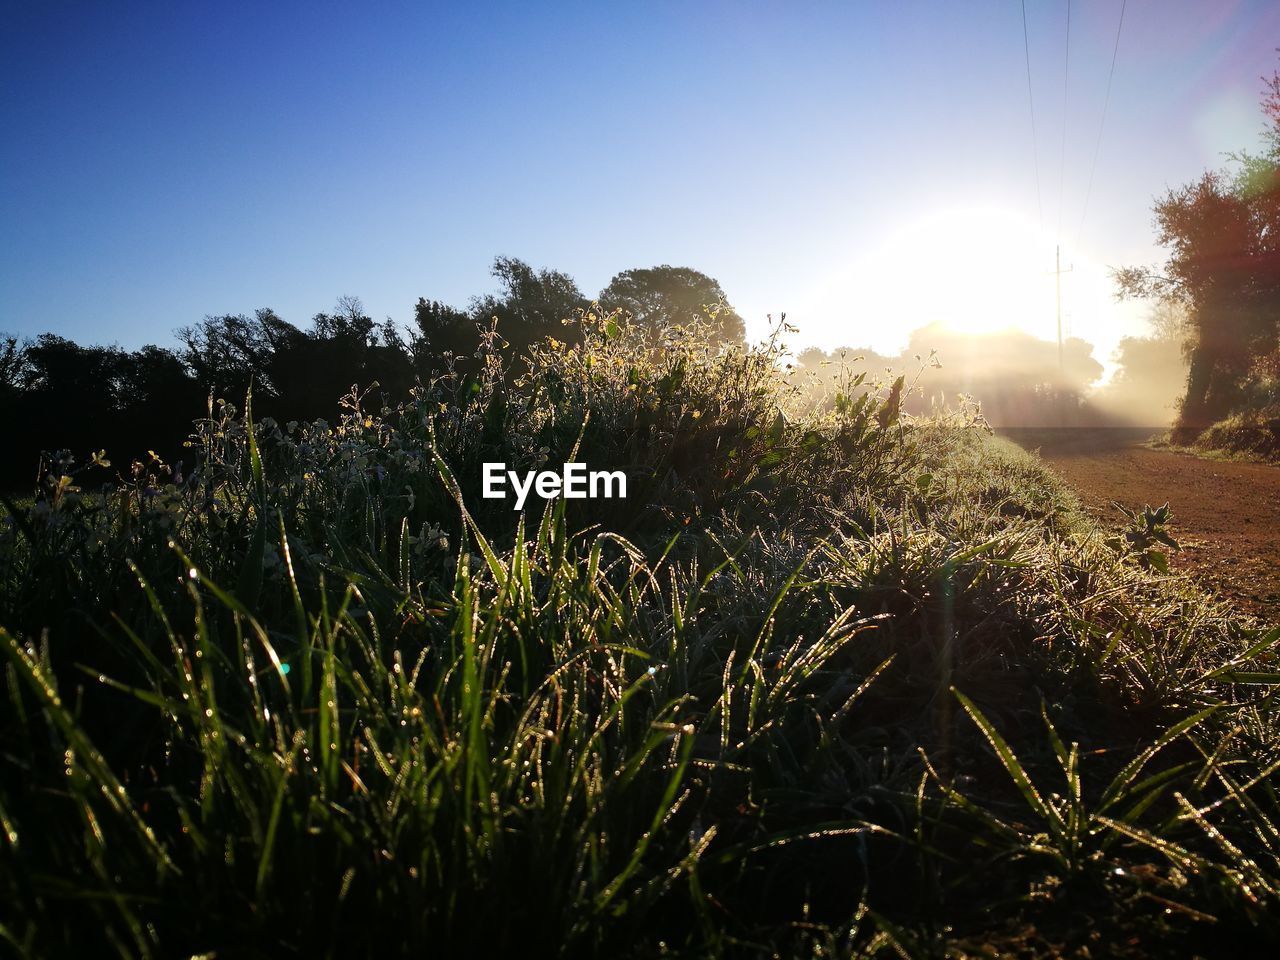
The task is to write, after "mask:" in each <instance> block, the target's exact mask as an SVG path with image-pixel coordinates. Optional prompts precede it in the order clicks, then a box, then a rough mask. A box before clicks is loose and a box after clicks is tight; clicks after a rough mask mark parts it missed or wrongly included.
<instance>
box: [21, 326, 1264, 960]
mask: <svg viewBox="0 0 1280 960" xmlns="http://www.w3.org/2000/svg"><path fill="white" fill-rule="evenodd" d="M584 322H585V323H586V325H587V336H586V338H585V340H584V342H583V345H582V346H580V347H575V348H569V347H564V346H561V345H558V344H554V343H549V344H546V345H544V346H543V347H541V348H539V350H538V351H537V352H536V353H535V355H534V357H533V359H532V361H531V362H530V363H529V365H528V367H527V369H522V370H520V371H518V372H517V371H513V370H509V369H504V368H503V356H502V354H501V352H500V351H498V350H497V349H496V348H494V349H492V350H490V352H489V353H488V354H486V365H485V372H484V373H483V374H481V375H479V376H477V377H472V378H468V379H466V380H458V379H445V380H442V381H440V382H437V383H432V384H426V385H423V387H421V388H420V389H419V391H417V392H416V394H415V395H414V397H412V398H411V399H410V400H409V401H408V402H406V403H405V404H404V405H402V406H401V407H400V408H397V409H395V410H383V411H377V412H371V411H367V410H364V409H361V404H360V400H359V398H358V396H357V397H353V398H352V399H351V401H350V403H349V405H348V412H347V415H346V416H345V417H344V418H343V419H342V421H341V422H339V423H337V424H332V425H330V424H325V423H319V422H318V423H314V424H292V425H290V424H284V425H281V424H274V423H271V422H269V421H264V422H262V423H255V422H254V421H253V418H252V414H251V409H250V405H249V404H246V411H245V413H243V414H241V413H239V412H238V411H236V410H235V409H233V408H231V407H230V406H229V405H227V406H223V407H222V408H221V409H215V410H212V411H211V415H210V417H208V418H207V419H205V420H203V421H201V422H199V423H198V424H197V429H196V432H195V434H194V439H193V452H194V453H195V454H197V455H198V458H197V463H198V465H197V467H196V469H195V470H193V471H191V472H190V473H189V474H187V475H185V476H178V475H177V474H176V473H175V472H174V471H173V470H172V469H171V468H169V467H168V466H167V465H165V464H161V463H159V462H158V461H153V462H151V463H145V464H137V465H135V466H134V468H133V469H132V470H131V471H123V473H124V480H123V482H122V483H120V484H119V485H117V486H116V487H114V488H112V489H110V490H103V491H82V490H78V489H76V482H75V476H76V475H75V471H74V468H73V466H72V465H71V464H70V463H69V462H68V461H67V460H66V459H65V458H64V459H63V460H61V461H54V462H53V463H52V467H53V469H52V470H51V471H50V473H49V476H48V477H47V479H46V480H45V482H44V483H43V485H42V487H41V489H40V491H38V493H37V496H36V498H35V500H34V501H33V502H31V503H30V504H22V505H21V506H20V507H17V508H16V509H15V510H14V511H13V513H12V514H11V515H9V516H7V517H6V519H5V520H4V521H3V522H4V523H5V527H4V529H3V531H0V538H2V539H0V582H2V583H3V588H2V590H3V592H2V594H0V624H2V625H3V631H2V632H0V646H2V648H3V651H4V663H5V707H4V712H3V714H2V715H0V724H2V725H3V743H4V749H3V753H2V754H0V828H2V830H3V853H0V903H3V904H5V906H4V907H0V941H2V942H4V943H5V944H6V946H7V948H8V949H10V950H11V951H12V952H13V953H14V954H15V955H17V956H32V957H40V956H62V955H69V954H76V955H102V956H110V955H119V956H124V957H133V956H154V957H168V956H210V955H216V956H220V957H228V956H273V957H274V956H293V955H298V956H333V957H339V956H341V957H347V956H409V955H418V954H422V953H426V952H428V951H434V952H439V953H442V954H444V955H452V954H455V953H462V952H464V951H466V952H472V953H480V954H489V953H498V952H507V951H511V952H514V951H522V952H524V953H532V954H547V955H561V956H598V955H611V956H652V955H679V956H698V957H702V956H721V955H725V956H775V955H780V956H788V957H790V956H881V955H886V956H944V955H951V956H957V955H991V954H992V953H996V954H1002V953H1021V954H1024V955H1041V956H1056V955H1083V953H1084V952H1085V951H1087V952H1088V953H1089V955H1092V956H1099V955H1107V954H1116V955H1131V956H1167V955H1179V954H1181V955H1194V954H1196V953H1200V954H1206V953H1214V952H1220V951H1222V950H1224V949H1227V948H1230V949H1233V950H1235V951H1237V952H1242V953H1245V954H1249V953H1252V954H1255V955H1256V954H1259V953H1262V952H1264V951H1267V950H1268V948H1270V949H1274V947H1275V945H1276V943H1277V942H1278V941H1280V929H1277V924H1276V920H1275V917H1276V916H1277V915H1280V914H1278V913H1277V907H1278V906H1280V804H1278V803H1277V794H1276V786H1277V784H1276V768H1277V762H1276V761H1275V759H1274V758H1275V757H1276V756H1277V752H1276V747H1277V729H1278V728H1277V718H1276V714H1275V706H1274V697H1275V691H1276V689H1277V685H1278V684H1280V673H1277V671H1276V654H1275V651H1276V648H1277V646H1280V630H1271V631H1267V630H1266V629H1265V628H1264V627H1263V626H1261V625H1259V624H1257V623H1254V622H1251V621H1248V620H1246V619H1242V618H1239V617H1235V616H1232V615H1231V612H1230V611H1229V610H1227V609H1225V608H1224V607H1222V606H1221V605H1219V604H1217V603H1215V602H1214V601H1213V600H1211V599H1209V598H1206V597H1204V596H1202V595H1200V594H1198V593H1197V592H1196V591H1195V590H1194V589H1193V588H1191V587H1190V586H1189V585H1187V584H1186V583H1184V582H1182V581H1178V580H1175V579H1172V578H1170V577H1167V576H1163V575H1160V574H1159V573H1158V572H1157V571H1156V570H1154V569H1151V565H1150V564H1149V563H1144V562H1143V556H1142V555H1140V554H1139V552H1138V551H1136V550H1133V549H1130V548H1129V547H1127V546H1125V543H1126V541H1124V540H1123V538H1119V539H1113V541H1112V543H1111V544H1109V543H1108V542H1107V539H1106V538H1105V537H1104V536H1103V534H1102V533H1101V532H1099V531H1098V530H1097V529H1095V528H1094V527H1093V526H1092V525H1091V524H1090V522H1089V521H1088V520H1087V519H1085V518H1084V516H1083V515H1082V513H1081V511H1080V509H1079V507H1078V504H1077V503H1076V502H1075V500H1074V498H1073V496H1072V495H1071V493H1070V492H1069V491H1068V490H1067V489H1065V488H1064V487H1063V486H1062V485H1061V483H1060V482H1059V481H1056V480H1055V479H1054V478H1053V477H1052V476H1051V475H1050V474H1048V473H1047V472H1046V471H1044V470H1043V469H1042V467H1041V465H1040V463H1039V461H1038V460H1037V459H1036V458H1034V457H1032V456H1030V455H1028V454H1025V453H1023V452H1022V451H1020V450H1018V449H1017V448H1016V447H1014V446H1013V445H1012V444H1009V443H1007V442H1004V441H1000V440H997V439H995V438H993V437H991V436H990V435H989V432H988V431H986V430H985V429H984V428H983V427H982V424H981V422H980V421H979V420H977V419H975V418H974V417H972V416H961V415H950V416H947V417H943V418H940V419H931V420H909V419H907V418H904V417H902V416H901V415H900V401H901V396H902V392H903V391H904V390H906V389H908V388H907V386H906V385H905V384H904V383H903V382H901V381H897V382H895V383H893V384H884V385H879V386H877V385H874V384H870V383H868V382H867V381H865V380H864V379H861V378H853V379H852V380H850V379H845V380H843V381H842V382H836V383H833V384H831V385H830V396H829V397H828V399H827V400H826V401H824V402H823V403H821V404H818V405H810V404H809V403H808V401H807V400H806V398H805V397H804V396H803V395H800V394H798V393H797V392H796V391H795V390H794V389H793V388H791V387H790V386H789V384H788V381H787V380H786V379H785V377H783V376H782V375H781V374H780V373H779V364H778V362H777V360H778V354H777V350H776V348H772V347H766V348H764V349H761V350H730V351H727V352H719V351H716V350H712V349H711V348H708V347H706V346H705V345H703V344H702V342H701V341H700V340H699V339H698V337H697V336H696V335H689V336H678V337H676V338H675V339H674V340H673V342H671V343H670V344H668V345H667V348H666V349H665V350H663V351H660V352H655V351H653V350H652V349H651V348H650V347H648V346H646V345H645V344H644V342H643V341H642V340H641V339H640V338H638V337H634V336H633V335H632V334H631V332H630V331H628V330H626V329H625V328H621V327H619V325H618V324H617V322H616V321H615V320H613V319H611V318H605V319H603V320H597V319H596V318H592V317H587V318H585V320H584ZM575 458H576V459H581V460H585V461H587V462H588V463H589V464H591V465H593V466H608V467H610V468H617V467H624V468H626V469H627V470H628V472H629V476H630V477H631V478H632V482H631V485H630V487H631V489H630V492H631V496H630V497H629V498H628V499H627V500H626V501H616V500H613V501H596V502H590V501H587V502H581V501H576V502H574V503H572V504H570V503H566V502H564V501H554V502H552V503H551V504H549V505H547V506H546V507H545V509H543V507H542V504H541V501H538V503H539V508H538V509H537V510H530V511H526V513H525V514H523V515H517V514H515V513H514V512H513V511H511V510H510V508H509V506H507V505H505V504H502V503H495V502H492V501H484V500H481V499H479V498H478V496H477V491H478V486H479V483H478V478H479V465H480V463H482V462H484V461H485V460H505V461H507V462H508V463H509V464H511V465H512V466H513V468H518V469H530V468H532V467H534V466H536V465H537V464H539V463H544V462H550V463H553V464H554V463H558V462H562V461H563V460H567V459H575Z"/></svg>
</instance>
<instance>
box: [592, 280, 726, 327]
mask: <svg viewBox="0 0 1280 960" xmlns="http://www.w3.org/2000/svg"><path fill="white" fill-rule="evenodd" d="M600 306H601V307H603V308H604V309H605V310H609V311H613V310H622V311H625V312H626V313H628V314H629V315H630V316H631V319H632V321H633V322H635V323H636V324H638V325H640V326H641V327H643V328H645V329H647V330H649V331H651V332H652V334H653V335H654V336H655V337H661V336H662V335H663V334H664V333H666V332H667V331H669V330H671V329H673V328H675V327H678V326H688V325H690V324H694V323H697V322H701V323H707V324H710V327H711V337H712V340H713V341H716V342H721V341H741V340H742V339H743V337H744V335H745V333H746V328H745V326H744V324H743V322H742V317H740V316H738V313H737V312H736V311H735V310H734V309H733V308H732V307H731V306H729V303H728V299H727V298H726V297H725V293H724V290H723V289H721V287H720V284H719V282H718V281H716V280H713V279H712V278H711V277H708V276H707V275H706V274H705V273H699V272H698V271H697V270H692V269H690V268H689V267H672V266H668V265H665V264H664V265H663V266H660V267H649V268H648V269H636V270H624V271H623V272H622V273H619V274H618V275H617V276H615V277H614V278H613V279H612V280H610V281H609V285H608V286H607V287H605V288H604V290H603V291H601V293H600Z"/></svg>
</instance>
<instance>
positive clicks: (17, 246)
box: [0, 0, 1280, 359]
mask: <svg viewBox="0 0 1280 960" xmlns="http://www.w3.org/2000/svg"><path fill="white" fill-rule="evenodd" d="M2 9H3V21H2V24H3V25H2V27H0V330H6V331H9V332H16V333H20V334H25V335H32V334H35V333H38V332H42V331H53V332H56V333H59V334H62V335H64V336H68V337H72V338H74V339H77V340H81V341H82V342H112V341H114V342H118V343H120V344H121V345H123V346H127V347H135V346H139V345H141V344H143V343H147V342H158V343H162V344H163V343H170V342H172V330H173V329H174V328H175V327H178V326H180V325H183V324H187V323H190V322H192V321H194V320H196V319H198V318H200V317H201V316H203V315H205V314H211V313H213V314H217V313H239V312H250V311H252V310H253V309H255V308H257V307H263V306H270V307H272V308H274V309H275V310H276V311H277V312H279V313H280V314H281V315H283V316H285V317H286V318H287V319H290V320H292V321H294V322H295V323H299V324H304V323H305V322H306V321H307V320H308V318H310V317H311V316H312V315H313V314H315V313H316V312H318V311H321V310H325V309H328V308H330V307H331V306H332V304H333V302H334V300H335V299H336V298H337V297H338V296H340V295H343V294H355V295H358V296H359V297H361V298H362V299H363V300H364V303H365V306H366V308H367V309H368V312H369V313H370V314H371V315H373V316H374V317H375V318H376V319H382V318H383V317H386V316H390V317H392V318H394V319H396V320H399V321H407V320H408V319H409V317H410V315H411V313H412V305H413V303H414V302H415V301H416V299H417V298H418V297H419V296H426V297H430V298H435V299H441V300H445V301H449V302H452V303H455V304H457V305H464V304H465V303H466V301H467V299H468V298H469V297H470V296H471V295H473V294H477V293H482V292H486V291H488V290H490V289H492V286H493V283H492V281H491V280H490V278H489V276H488V268H489V264H490V262H491V260H492V258H493V256H494V255H496V254H505V255H512V256H517V257H520V258H522V259H524V260H527V261H528V262H530V263H532V264H533V265H535V266H538V267H542V266H551V267H555V268H557V269H560V270H564V271H566V272H568V273H570V274H571V275H572V276H574V277H575V278H576V279H577V280H578V282H579V285H580V286H581V287H582V289H583V290H584V291H585V292H586V293H587V294H588V295H594V294H595V293H597V292H598V291H599V290H600V288H601V287H603V286H604V285H605V284H606V283H607V282H608V280H609V278H610V277H611V276H612V275H613V274H614V273H615V272H617V271H619V270H623V269H626V268H629V267H637V266H651V265H654V264H658V263H671V264H675V265H683V266H692V267H695V268H697V269H700V270H702V271H704V272H706V273H709V274H711V275H712V276H714V277H716V278H717V279H719V280H720V281H721V283H722V284H723V286H724V288H725V290H726V291H727V292H728V294H729V297H730V299H731V301H732V302H733V303H734V304H735V305H736V306H737V307H738V309H739V311H740V312H741V313H742V314H743V316H744V317H745V318H746V319H747V322H748V330H749V332H751V333H752V334H759V333H760V332H762V331H763V330H764V328H765V315H766V314H768V313H774V314H777V313H778V312H781V311H786V312H787V313H788V317H789V319H791V320H793V321H794V322H796V323H797V324H799V326H800V327H801V330H802V333H801V336H800V338H799V340H800V341H801V342H812V343H817V344H819V345H822V346H826V347H831V346H835V345H838V344H852V345H859V346H861V345H866V346H873V347H877V348H879V349H892V348H894V347H896V346H898V345H900V344H901V343H902V342H904V341H905V339H906V335H907V332H908V331H909V330H910V329H911V328H912V327H915V326H920V325H922V324H923V323H925V322H928V321H930V320H945V321H948V322H951V323H953V324H954V325H956V326H959V327H962V328H965V329H975V330H977V329H987V328H992V327H998V326H1003V325H1005V324H1017V325H1019V326H1021V327H1023V328H1024V329H1027V330H1029V331H1031V332H1033V333H1037V334H1039V335H1044V336H1051V335H1052V333H1053V326H1054V315H1053V278H1052V276H1051V275H1049V274H1048V273H1047V272H1046V271H1048V270H1050V269H1051V268H1052V266H1053V247H1054V243H1055V241H1059V242H1061V244H1062V246H1063V266H1064V267H1065V266H1067V265H1068V264H1074V267H1075V270H1074V272H1073V273H1071V274H1068V275H1066V276H1065V277H1064V285H1063V301H1064V309H1065V310H1066V311H1067V313H1068V322H1069V325H1070V328H1071V330H1072V331H1073V332H1074V333H1076V334H1078V335H1081V336H1084V337H1085V338H1086V339H1089V340H1091V341H1092V342H1094V343H1096V344H1097V345H1098V352H1097V355H1098V356H1099V359H1105V358H1106V355H1108V354H1109V352H1110V349H1111V346H1112V345H1113V344H1114V342H1115V340H1116V339H1117V338H1118V337H1119V336H1120V335H1121V334H1123V333H1124V332H1126V331H1130V330H1136V329H1139V328H1140V326H1141V322H1140V317H1141V314H1142V309H1141V308H1139V307H1132V306H1124V305H1120V306H1117V305H1115V304H1113V303H1112V302H1111V300H1110V297H1109V287H1108V283H1107V281H1106V276H1105V268H1106V266H1107V265H1122V264H1134V263H1143V262H1149V261H1153V260H1155V259H1157V257H1158V255H1159V254H1158V251H1157V250H1156V249H1155V248H1154V247H1153V245H1152V229H1151V214H1150V207H1151V201H1152V198H1153V196H1154V195H1156V194H1158V193H1161V192H1163V191H1164V189H1165V188H1167V187H1169V186H1177V185H1180V184H1182V183H1184V182H1186V181H1187V180H1189V179H1191V178H1192V177H1194V176H1195V175H1196V174H1198V173H1199V172H1200V171H1201V170H1203V169H1205V168H1206V167H1216V166H1219V165H1220V164H1221V163H1222V161H1223V155H1224V154H1225V153H1226V152H1227V151H1231V150H1235V149H1239V148H1242V147H1249V146H1251V145H1254V144H1256V143H1257V141H1258V131H1259V130H1260V127H1261V115H1260V113H1259V110H1258V107H1257V103H1258V99H1259V94H1260V90H1261V83H1260V77H1261V76H1262V75H1264V74H1265V75H1270V74H1271V73H1272V72H1273V71H1274V70H1275V69H1276V68H1277V66H1280V59H1277V54H1276V52H1275V47H1276V46H1277V45H1280V4H1277V3H1274V2H1266V0H1196V2H1193V0H1130V2H1129V3H1128V5H1127V9H1126V12H1125V20H1124V29H1123V33H1122V35H1121V37H1120V46H1119V55H1118V58H1117V65H1116V69H1115V77H1114V83H1113V87H1112V91H1111V99H1110V107H1109V110H1108V114H1107V117H1106V123H1105V127H1104V129H1103V133H1102V139H1101V146H1100V151H1099V153H1098V163H1097V171H1096V175H1095V178H1094V182H1093V189H1092V193H1091V197H1090V200H1089V204H1088V209H1087V214H1086V213H1085V209H1084V202H1085V193H1086V189H1087V186H1088V181H1089V171H1090V165H1091V162H1092V159H1093V156H1094V151H1095V146H1096V145H1097V144H1098V143H1099V141H1098V129H1099V123H1100V121H1101V119H1102V109H1103V101H1104V94H1105V91H1106V85H1107V74H1108V69H1109V67H1110V65H1111V56H1112V49H1113V44H1114V41H1115V35H1116V24H1117V20H1118V17H1119V14H1120V0H1075V2H1074V3H1072V5H1071V20H1070V45H1069V59H1067V61H1066V64H1065V82H1064V58H1065V57H1066V55H1067V53H1068V50H1067V48H1066V42H1067V0H1060V2H1059V0H1027V11H1028V38H1029V43H1030V53H1031V58H1030V59H1031V74H1032V81H1033V84H1032V91H1033V95H1034V100H1035V115H1034V116H1035V124H1036V142H1037V144H1038V151H1034V152H1033V149H1032V142H1033V141H1032V131H1031V126H1032V113H1031V110H1030V108H1029V104H1028V88H1027V73H1026V69H1027V68H1026V62H1025V60H1024V45H1023V21H1022V12H1021V11H1022V8H1021V5H1020V3H1019V2H1018V0H972V2H933V3H925V2H909V0H901V2H888V0H886V2H876V3H870V2H865V3H831V4H820V3H804V4H795V3H776V4H775V3H753V2H689V0H686V2H682V3H657V2H646V3H636V4H631V5H625V4H621V3H602V2H598V3H554V4H553V3H508V4H480V3H465V4H464V3H458V4H452V5H449V6H448V7H446V6H444V5H440V6H431V5H429V4H425V3H380V2H368V3H358V4H357V3H341V4H339V3H320V2H309V3H297V4H286V3H245V4H237V3H234V2H228V0H223V2H219V3H192V2H182V0H170V2H166V3H154V4H151V3H142V2H131V3H129V4H108V3H97V2H83V3H72V2H63V0H44V2H37V0H7V2H4V3H3V6H2ZM1064 94H1065V110H1064ZM1064 114H1065V121H1066V122H1065V127H1066V140H1065V150H1064V149H1063V126H1064V123H1063V121H1064ZM1037 160H1038V167H1039V191H1037V178H1036V175H1035V169H1036V161H1037ZM1037 193H1039V201H1038V200H1037Z"/></svg>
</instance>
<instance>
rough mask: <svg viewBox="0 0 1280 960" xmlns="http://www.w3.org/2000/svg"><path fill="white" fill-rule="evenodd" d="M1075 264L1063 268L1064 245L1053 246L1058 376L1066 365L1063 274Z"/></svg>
mask: <svg viewBox="0 0 1280 960" xmlns="http://www.w3.org/2000/svg"><path fill="white" fill-rule="evenodd" d="M1074 269H1075V267H1074V266H1070V267H1067V269H1065V270H1063V269H1062V246H1061V245H1058V246H1055V247H1054V248H1053V289H1054V295H1055V297H1056V298H1057V302H1058V376H1060V377H1061V376H1063V375H1064V372H1065V369H1066V366H1065V364H1064V363H1063V360H1062V275H1063V274H1064V273H1070V272H1071V271H1072V270H1074Z"/></svg>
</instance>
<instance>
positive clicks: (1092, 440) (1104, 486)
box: [999, 429, 1280, 623]
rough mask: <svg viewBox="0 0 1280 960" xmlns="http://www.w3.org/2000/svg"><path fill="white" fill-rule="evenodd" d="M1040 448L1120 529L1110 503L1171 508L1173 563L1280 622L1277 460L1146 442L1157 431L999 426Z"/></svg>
mask: <svg viewBox="0 0 1280 960" xmlns="http://www.w3.org/2000/svg"><path fill="white" fill-rule="evenodd" d="M999 432H1000V433H1001V434H1002V435H1004V436H1007V437H1008V438H1009V439H1010V440H1013V441H1014V442H1015V443H1018V444H1020V445H1021V446H1023V447H1026V448H1027V449H1029V450H1036V449H1038V450H1039V451H1040V455H1041V456H1042V457H1044V459H1045V460H1046V461H1048V463H1049V465H1050V466H1051V467H1052V468H1053V469H1054V470H1056V471H1057V472H1058V473H1059V474H1061V475H1062V476H1063V477H1064V478H1065V479H1066V480H1067V481H1068V482H1069V483H1070V484H1071V485H1072V486H1073V487H1075V489H1076V490H1077V491H1078V493H1079V494H1080V498H1081V500H1083V501H1084V504H1085V506H1086V508H1087V509H1088V510H1089V511H1090V512H1091V513H1093V514H1094V515H1095V516H1098V517H1099V518H1100V519H1102V520H1103V521H1104V522H1105V523H1107V524H1109V525H1112V526H1114V525H1115V524H1116V522H1117V520H1118V519H1123V518H1121V517H1120V514H1119V512H1118V511H1116V510H1115V508H1114V507H1112V506H1111V503H1112V501H1116V500H1118V501H1119V502H1121V503H1123V504H1125V505H1126V506H1128V507H1138V508H1141V507H1142V506H1143V504H1148V503H1149V504H1151V505H1152V506H1159V505H1160V504H1162V503H1164V502H1165V501H1166V500H1167V501H1168V502H1169V504H1170V506H1171V508H1172V510H1173V515H1174V519H1173V527H1172V529H1173V534H1174V537H1175V538H1176V539H1178V541H1179V542H1180V543H1181V544H1182V550H1181V551H1180V552H1178V553H1175V554H1173V555H1172V556H1171V557H1170V561H1171V565H1172V566H1173V568H1174V569H1175V570H1176V571H1178V572H1180V573H1185V574H1188V575H1190V576H1191V577H1193V578H1194V579H1196V580H1197V581H1199V582H1200V583H1202V584H1203V585H1204V586H1206V587H1208V588H1210V589H1212V590H1213V591H1214V592H1216V593H1217V594H1219V595H1220V596H1222V597H1225V598H1227V599H1229V600H1231V601H1232V602H1234V603H1236V604H1237V605H1238V606H1239V607H1240V608H1241V609H1242V610H1245V611H1247V612H1249V613H1253V614H1256V615H1257V616H1260V617H1262V618H1263V619H1265V620H1268V621H1271V622H1275V623H1280V467H1274V466H1267V465H1265V464H1254V463H1234V462H1222V461H1215V460H1201V459H1199V458H1197V457H1192V456H1188V455H1186V454H1181V453H1173V452H1170V451H1167V450H1152V449H1149V448H1147V447H1144V446H1142V442H1143V440H1145V439H1146V438H1147V437H1149V436H1150V435H1151V434H1150V431H1141V430H1138V431H1134V430H1074V429H1060V430H1030V429H1028V430H1001V431H999Z"/></svg>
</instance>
